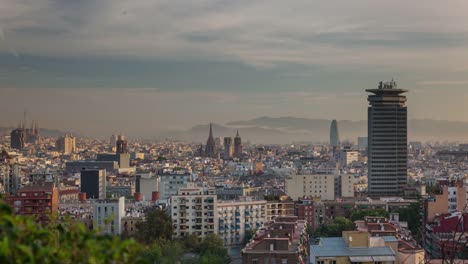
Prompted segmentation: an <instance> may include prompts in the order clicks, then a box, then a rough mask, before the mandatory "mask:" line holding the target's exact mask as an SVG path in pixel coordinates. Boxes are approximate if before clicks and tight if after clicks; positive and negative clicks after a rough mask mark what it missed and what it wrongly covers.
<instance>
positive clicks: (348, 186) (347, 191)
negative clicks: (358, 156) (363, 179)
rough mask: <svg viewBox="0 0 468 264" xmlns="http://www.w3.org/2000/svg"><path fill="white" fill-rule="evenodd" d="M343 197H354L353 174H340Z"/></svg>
mask: <svg viewBox="0 0 468 264" xmlns="http://www.w3.org/2000/svg"><path fill="white" fill-rule="evenodd" d="M339 180H340V181H341V197H354V176H353V175H351V174H342V175H340V179H339Z"/></svg>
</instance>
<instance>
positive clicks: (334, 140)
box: [330, 120, 340, 148]
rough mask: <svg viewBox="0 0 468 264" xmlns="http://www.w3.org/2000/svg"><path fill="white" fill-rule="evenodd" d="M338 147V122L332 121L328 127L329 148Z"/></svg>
mask: <svg viewBox="0 0 468 264" xmlns="http://www.w3.org/2000/svg"><path fill="white" fill-rule="evenodd" d="M339 145H340V135H339V134H338V122H337V121H336V120H333V121H332V122H331V126H330V146H331V147H332V148H336V147H338V146H339Z"/></svg>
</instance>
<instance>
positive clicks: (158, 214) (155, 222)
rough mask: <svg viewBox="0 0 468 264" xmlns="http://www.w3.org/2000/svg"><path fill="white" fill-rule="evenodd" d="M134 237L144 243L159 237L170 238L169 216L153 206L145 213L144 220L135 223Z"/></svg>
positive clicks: (170, 225) (149, 242) (151, 241)
mask: <svg viewBox="0 0 468 264" xmlns="http://www.w3.org/2000/svg"><path fill="white" fill-rule="evenodd" d="M137 229H138V231H137V234H136V238H137V239H138V240H139V241H141V242H143V243H146V244H151V243H153V242H154V241H156V240H160V239H171V237H172V223H171V218H170V217H169V216H168V215H167V214H166V213H165V212H164V211H162V210H160V209H157V208H154V209H151V210H149V211H148V212H147V213H146V218H145V221H143V222H141V223H139V224H138V225H137Z"/></svg>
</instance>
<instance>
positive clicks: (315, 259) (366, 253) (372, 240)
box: [309, 231, 422, 264]
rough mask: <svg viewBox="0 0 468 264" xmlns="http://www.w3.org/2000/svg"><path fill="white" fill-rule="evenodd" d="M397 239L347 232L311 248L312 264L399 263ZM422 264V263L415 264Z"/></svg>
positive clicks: (321, 240) (326, 239) (327, 238)
mask: <svg viewBox="0 0 468 264" xmlns="http://www.w3.org/2000/svg"><path fill="white" fill-rule="evenodd" d="M397 247H398V241H397V240H395V237H393V236H391V237H388V239H387V237H370V236H369V233H367V232H361V231H345V232H343V235H342V237H326V238H320V240H319V243H318V245H311V246H310V261H309V263H310V264H337V263H340V264H347V263H349V264H354V263H386V264H395V263H397V256H396V248H397ZM414 263H422V262H419V261H417V262H414Z"/></svg>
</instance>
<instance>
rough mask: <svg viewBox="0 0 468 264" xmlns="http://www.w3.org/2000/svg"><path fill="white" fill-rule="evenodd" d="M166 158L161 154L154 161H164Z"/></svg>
mask: <svg viewBox="0 0 468 264" xmlns="http://www.w3.org/2000/svg"><path fill="white" fill-rule="evenodd" d="M166 160H167V158H166V157H163V156H159V157H158V158H157V159H156V161H166Z"/></svg>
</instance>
